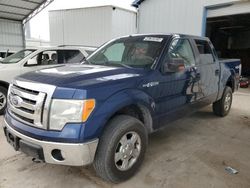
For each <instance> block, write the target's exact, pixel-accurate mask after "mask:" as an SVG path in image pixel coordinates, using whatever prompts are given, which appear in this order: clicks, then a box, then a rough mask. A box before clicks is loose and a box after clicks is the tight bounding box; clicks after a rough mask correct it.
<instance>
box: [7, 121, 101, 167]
mask: <svg viewBox="0 0 250 188" xmlns="http://www.w3.org/2000/svg"><path fill="white" fill-rule="evenodd" d="M3 127H4V132H5V135H6V138H7V140H8V142H9V143H11V145H12V146H14V148H15V149H16V150H21V151H23V152H24V153H26V154H28V155H31V156H33V157H36V158H39V159H41V160H43V161H45V162H46V163H51V164H60V165H69V166H84V165H88V164H90V163H92V162H93V160H94V157H95V152H96V149H97V145H98V139H96V140H94V141H91V142H87V143H60V142H48V141H42V140H37V139H34V138H31V137H28V136H26V135H23V134H21V133H19V132H18V131H16V130H14V129H13V128H11V127H10V126H9V125H8V123H7V122H6V121H5V120H4V126H3Z"/></svg>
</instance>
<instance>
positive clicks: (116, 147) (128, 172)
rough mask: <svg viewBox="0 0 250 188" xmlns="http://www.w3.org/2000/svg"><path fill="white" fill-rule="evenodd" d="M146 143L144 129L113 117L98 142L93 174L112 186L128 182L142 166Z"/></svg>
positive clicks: (124, 117) (127, 119)
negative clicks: (94, 172)
mask: <svg viewBox="0 0 250 188" xmlns="http://www.w3.org/2000/svg"><path fill="white" fill-rule="evenodd" d="M147 141H148V136H147V131H146V128H145V127H144V125H143V124H142V123H141V122H140V121H139V120H137V119H136V118H134V117H131V116H127V115H119V116H116V117H115V118H113V119H112V120H111V121H110V122H109V123H108V125H107V128H106V129H105V130H104V133H103V135H102V136H101V138H100V140H99V145H98V148H97V152H96V156H95V160H94V168H95V170H96V173H97V174H98V175H99V176H100V177H102V178H103V179H105V180H106V181H111V182H113V183H119V182H122V181H125V180H127V179H129V178H130V177H132V176H133V175H134V174H135V173H136V172H137V170H138V169H139V167H140V166H141V164H142V162H143V158H144V155H145V151H146V148H147Z"/></svg>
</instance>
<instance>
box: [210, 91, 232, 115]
mask: <svg viewBox="0 0 250 188" xmlns="http://www.w3.org/2000/svg"><path fill="white" fill-rule="evenodd" d="M232 100H233V94H232V89H231V88H230V87H227V86H226V88H225V90H224V92H223V95H222V97H221V99H220V100H218V101H216V102H214V103H213V111H214V114H215V115H217V116H221V117H224V116H226V115H227V114H228V113H229V111H230V109H231V105H232Z"/></svg>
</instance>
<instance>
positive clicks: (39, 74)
mask: <svg viewBox="0 0 250 188" xmlns="http://www.w3.org/2000/svg"><path fill="white" fill-rule="evenodd" d="M143 72H144V71H143V70H138V69H130V68H124V67H108V66H99V65H98V66H97V65H66V66H62V67H55V68H50V69H43V70H38V71H34V72H29V73H26V74H23V75H21V76H19V78H21V79H24V80H30V81H32V82H39V83H45V84H50V85H55V86H58V87H66V88H75V89H83V88H86V87H87V86H93V85H97V84H103V83H107V82H121V81H125V80H127V79H128V78H130V79H132V78H135V77H139V76H141V75H142V74H143Z"/></svg>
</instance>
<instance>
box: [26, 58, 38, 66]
mask: <svg viewBox="0 0 250 188" xmlns="http://www.w3.org/2000/svg"><path fill="white" fill-rule="evenodd" d="M27 65H37V60H36V59H29V60H28V62H27Z"/></svg>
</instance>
